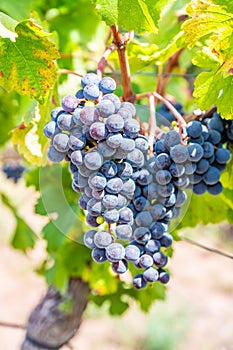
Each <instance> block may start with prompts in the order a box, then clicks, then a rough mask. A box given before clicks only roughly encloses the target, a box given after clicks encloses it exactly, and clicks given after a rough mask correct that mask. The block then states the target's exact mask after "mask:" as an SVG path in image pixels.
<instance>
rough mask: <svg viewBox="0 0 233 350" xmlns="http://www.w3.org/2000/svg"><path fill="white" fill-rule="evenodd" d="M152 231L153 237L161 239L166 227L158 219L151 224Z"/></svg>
mask: <svg viewBox="0 0 233 350" xmlns="http://www.w3.org/2000/svg"><path fill="white" fill-rule="evenodd" d="M150 232H151V237H152V238H153V239H159V238H161V237H162V236H163V234H164V232H165V228H164V226H163V224H162V223H161V222H159V221H157V222H154V223H153V224H152V225H151V227H150Z"/></svg>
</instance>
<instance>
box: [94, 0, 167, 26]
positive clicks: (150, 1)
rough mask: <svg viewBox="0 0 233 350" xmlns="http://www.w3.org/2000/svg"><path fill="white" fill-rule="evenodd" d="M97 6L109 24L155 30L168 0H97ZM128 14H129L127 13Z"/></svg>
mask: <svg viewBox="0 0 233 350" xmlns="http://www.w3.org/2000/svg"><path fill="white" fill-rule="evenodd" d="M95 2H96V8H97V10H98V12H99V14H100V16H101V17H102V18H103V20H104V21H105V22H106V23H107V25H113V24H118V25H119V26H120V27H122V28H123V29H126V30H135V31H136V32H139V33H143V32H146V31H147V32H155V31H157V30H158V21H159V19H160V14H161V10H162V9H163V8H164V6H165V5H166V4H167V3H168V1H167V0H131V1H128V0H114V1H110V0H96V1H95ZM126 14H127V15H126Z"/></svg>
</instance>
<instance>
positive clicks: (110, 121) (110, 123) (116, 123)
mask: <svg viewBox="0 0 233 350" xmlns="http://www.w3.org/2000/svg"><path fill="white" fill-rule="evenodd" d="M106 126H107V128H108V130H109V131H110V132H118V131H121V129H122V128H123V127H124V120H123V118H122V117H121V116H120V115H119V114H112V115H110V116H109V117H108V118H107V119H106Z"/></svg>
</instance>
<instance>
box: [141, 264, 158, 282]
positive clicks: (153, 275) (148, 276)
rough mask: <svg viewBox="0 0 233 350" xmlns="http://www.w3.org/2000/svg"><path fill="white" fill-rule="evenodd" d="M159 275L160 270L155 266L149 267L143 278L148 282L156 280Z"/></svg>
mask: <svg viewBox="0 0 233 350" xmlns="http://www.w3.org/2000/svg"><path fill="white" fill-rule="evenodd" d="M158 277H159V274H158V271H157V270H156V269H155V268H153V267H149V268H147V269H146V270H145V271H144V272H143V278H144V280H145V281H146V282H155V281H157V279H158Z"/></svg>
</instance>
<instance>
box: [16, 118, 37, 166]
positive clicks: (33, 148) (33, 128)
mask: <svg viewBox="0 0 233 350" xmlns="http://www.w3.org/2000/svg"><path fill="white" fill-rule="evenodd" d="M37 130H38V129H37V125H36V124H35V123H34V122H31V123H29V124H28V125H27V126H25V125H24V123H22V124H20V125H19V126H18V127H17V128H15V129H14V130H13V132H12V137H11V140H12V143H13V144H14V145H15V146H17V149H18V152H19V153H20V154H22V155H23V157H24V158H25V159H26V160H27V161H28V162H29V163H31V164H34V165H38V166H40V165H41V162H42V152H41V146H40V144H39V143H38V135H37Z"/></svg>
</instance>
